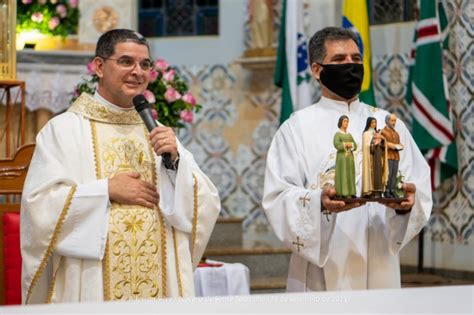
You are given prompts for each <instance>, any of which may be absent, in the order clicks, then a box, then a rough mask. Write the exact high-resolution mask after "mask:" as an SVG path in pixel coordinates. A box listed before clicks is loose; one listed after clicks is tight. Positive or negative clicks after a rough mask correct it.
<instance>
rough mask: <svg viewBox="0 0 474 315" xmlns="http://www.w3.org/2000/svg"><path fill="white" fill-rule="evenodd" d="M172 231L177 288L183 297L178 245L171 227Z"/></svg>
mask: <svg viewBox="0 0 474 315" xmlns="http://www.w3.org/2000/svg"><path fill="white" fill-rule="evenodd" d="M171 229H172V231H173V244H174V256H175V263H176V278H178V289H179V296H180V297H183V283H182V281H181V270H180V268H179V255H178V245H177V243H176V230H175V229H174V227H173V228H171Z"/></svg>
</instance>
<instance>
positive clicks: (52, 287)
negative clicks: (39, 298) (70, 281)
mask: <svg viewBox="0 0 474 315" xmlns="http://www.w3.org/2000/svg"><path fill="white" fill-rule="evenodd" d="M62 261H63V256H60V257H59V262H58V266H57V267H56V270H55V271H54V274H53V279H51V283H50V284H49V288H48V299H47V300H46V303H48V304H51V302H52V301H53V295H54V291H55V290H56V276H57V275H58V271H59V268H60V267H61V263H62Z"/></svg>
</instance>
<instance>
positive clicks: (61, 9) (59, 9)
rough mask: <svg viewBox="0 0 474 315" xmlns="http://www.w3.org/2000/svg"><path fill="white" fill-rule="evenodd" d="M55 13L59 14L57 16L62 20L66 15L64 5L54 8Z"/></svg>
mask: <svg viewBox="0 0 474 315" xmlns="http://www.w3.org/2000/svg"><path fill="white" fill-rule="evenodd" d="M56 13H57V14H59V16H60V17H61V18H62V19H64V18H65V17H66V15H67V8H66V6H65V5H64V4H60V5H58V6H57V7H56Z"/></svg>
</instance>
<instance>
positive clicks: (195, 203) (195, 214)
mask: <svg viewBox="0 0 474 315" xmlns="http://www.w3.org/2000/svg"><path fill="white" fill-rule="evenodd" d="M193 180H194V189H193V190H194V196H193V228H192V230H191V257H193V256H194V247H195V244H196V233H197V223H198V181H197V177H196V175H195V174H193Z"/></svg>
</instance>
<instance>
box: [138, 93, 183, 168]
mask: <svg viewBox="0 0 474 315" xmlns="http://www.w3.org/2000/svg"><path fill="white" fill-rule="evenodd" d="M133 105H134V106H135V109H136V111H137V112H138V114H139V115H140V117H141V118H142V120H143V122H144V123H145V126H146V129H148V131H152V130H153V129H155V128H156V127H158V124H157V123H156V121H155V120H154V119H153V114H152V113H151V106H150V103H148V101H147V100H146V98H145V96H143V94H138V95H137V96H135V97H134V98H133ZM161 158H162V159H163V164H165V167H166V168H167V169H169V170H173V169H175V166H174V163H173V161H171V154H170V153H168V152H165V153H163V154H162V155H161Z"/></svg>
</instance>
